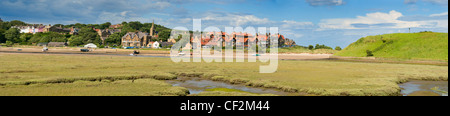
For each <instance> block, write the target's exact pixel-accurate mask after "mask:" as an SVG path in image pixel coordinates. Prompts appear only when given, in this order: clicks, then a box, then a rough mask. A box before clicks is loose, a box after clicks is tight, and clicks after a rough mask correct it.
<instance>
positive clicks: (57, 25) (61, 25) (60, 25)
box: [53, 24, 64, 27]
mask: <svg viewBox="0 0 450 116" xmlns="http://www.w3.org/2000/svg"><path fill="white" fill-rule="evenodd" d="M53 26H55V27H64V25H63V24H55V25H53Z"/></svg>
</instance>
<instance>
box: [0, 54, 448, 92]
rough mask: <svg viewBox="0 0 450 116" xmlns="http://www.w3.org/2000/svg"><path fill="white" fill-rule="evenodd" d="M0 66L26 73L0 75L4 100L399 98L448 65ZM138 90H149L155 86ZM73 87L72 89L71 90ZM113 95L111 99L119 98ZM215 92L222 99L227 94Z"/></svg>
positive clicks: (67, 60)
mask: <svg viewBox="0 0 450 116" xmlns="http://www.w3.org/2000/svg"><path fill="white" fill-rule="evenodd" d="M0 64H1V66H0V72H8V71H19V70H20V71H24V72H20V73H1V75H0V86H1V88H0V93H1V94H0V95H14V94H13V93H14V92H13V91H9V89H11V87H12V88H14V89H16V90H17V91H22V90H20V89H24V90H23V91H25V90H26V89H30V88H28V87H31V86H34V85H48V86H52V87H53V88H58V87H59V86H61V87H63V85H64V86H65V85H70V84H74V83H76V82H79V81H85V82H93V83H97V82H102V83H105V84H108V83H114V82H122V81H125V82H130V83H131V84H130V85H132V84H133V83H132V82H133V80H135V82H137V81H139V80H143V79H147V80H155V81H158V80H172V79H177V78H178V77H186V78H190V77H200V78H203V79H210V80H214V81H223V82H227V83H232V84H244V85H247V86H251V87H263V88H273V89H278V90H281V91H285V92H291V93H308V94H313V95H324V96H398V95H400V90H401V89H400V87H399V86H398V85H397V84H398V83H403V82H407V81H408V80H436V81H437V80H439V81H448V66H431V65H412V64H384V63H361V62H334V61H279V66H278V71H277V72H276V73H272V74H260V73H259V67H260V66H261V65H267V63H250V62H243V63H205V62H202V63H173V62H172V61H171V60H170V59H168V58H145V57H127V56H83V55H38V54H2V56H1V57H0ZM162 83H164V82H162ZM167 85H168V84H167ZM140 86H142V88H146V87H151V86H153V85H144V84H142V85H140ZM78 87H79V89H80V90H83V89H86V88H85V87H84V86H78ZM75 88H76V87H73V88H72V89H73V91H75V90H76V89H75ZM168 88H172V87H168ZM179 89H180V88H179ZM179 89H177V88H175V89H173V90H172V89H161V91H157V90H155V91H153V92H151V94H149V95H178V94H173V93H174V92H175V93H178V92H179V91H178V90H179ZM6 90H8V91H6ZM50 90H52V89H50ZM50 90H49V91H46V92H48V93H49V94H46V95H52V94H54V95H64V94H63V93H58V92H57V91H55V92H51V91H50ZM169 90H171V91H169ZM10 92H13V93H10ZM113 93H114V92H110V93H108V94H110V95H115V94H113ZM181 93H183V92H181ZM210 93H211V92H210ZM213 93H217V94H220V95H223V94H222V93H223V92H213ZM15 94H17V95H25V94H26V93H17V92H15ZM65 94H67V95H72V94H69V93H65ZM30 95H32V94H30ZM102 95H107V94H106V93H105V94H102ZM133 95H134V94H133ZM208 95H211V94H208Z"/></svg>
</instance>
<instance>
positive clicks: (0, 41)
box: [0, 28, 6, 43]
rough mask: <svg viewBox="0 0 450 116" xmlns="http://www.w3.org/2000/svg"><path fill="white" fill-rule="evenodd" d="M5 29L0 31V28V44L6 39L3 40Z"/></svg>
mask: <svg viewBox="0 0 450 116" xmlns="http://www.w3.org/2000/svg"><path fill="white" fill-rule="evenodd" d="M5 32H6V30H5V29H1V28H0V43H5V42H6V38H5Z"/></svg>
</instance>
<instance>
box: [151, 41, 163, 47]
mask: <svg viewBox="0 0 450 116" xmlns="http://www.w3.org/2000/svg"><path fill="white" fill-rule="evenodd" d="M151 48H155V49H158V48H161V47H159V42H157V41H156V42H152V46H151Z"/></svg>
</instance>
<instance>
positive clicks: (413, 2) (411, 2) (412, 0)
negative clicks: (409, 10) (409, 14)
mask: <svg viewBox="0 0 450 116" xmlns="http://www.w3.org/2000/svg"><path fill="white" fill-rule="evenodd" d="M417 1H418V0H405V4H415V3H417Z"/></svg>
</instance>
